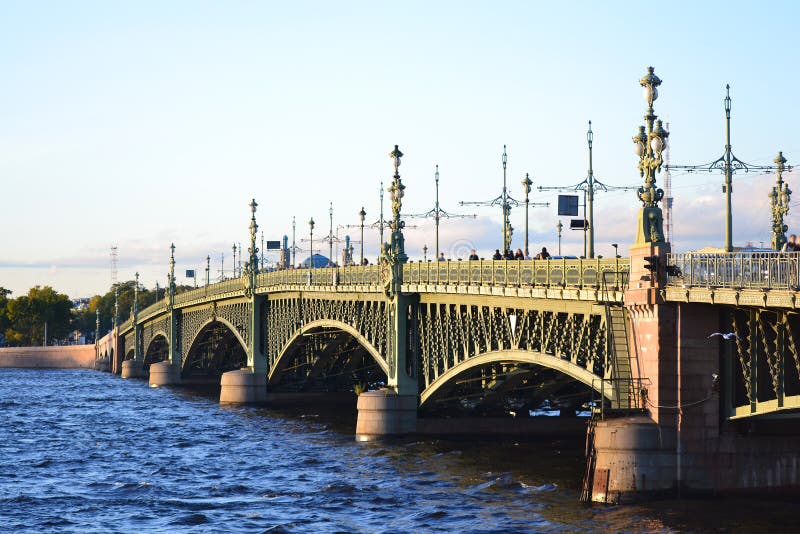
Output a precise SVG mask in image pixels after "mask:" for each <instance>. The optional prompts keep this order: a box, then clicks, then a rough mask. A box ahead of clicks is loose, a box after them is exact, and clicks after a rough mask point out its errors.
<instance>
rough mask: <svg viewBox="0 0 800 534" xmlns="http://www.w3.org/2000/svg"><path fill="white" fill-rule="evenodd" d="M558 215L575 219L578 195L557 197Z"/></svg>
mask: <svg viewBox="0 0 800 534" xmlns="http://www.w3.org/2000/svg"><path fill="white" fill-rule="evenodd" d="M558 214H559V215H564V216H567V217H577V216H578V195H558Z"/></svg>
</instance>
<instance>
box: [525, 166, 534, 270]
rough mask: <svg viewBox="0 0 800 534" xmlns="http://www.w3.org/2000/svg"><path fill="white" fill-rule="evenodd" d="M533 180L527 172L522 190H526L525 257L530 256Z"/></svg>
mask: <svg viewBox="0 0 800 534" xmlns="http://www.w3.org/2000/svg"><path fill="white" fill-rule="evenodd" d="M532 184H533V181H531V177H530V176H529V175H528V173H527V172H526V173H525V178H523V179H522V190H523V191H525V257H526V258H527V257H528V256H529V254H528V206H530V194H531V185H532Z"/></svg>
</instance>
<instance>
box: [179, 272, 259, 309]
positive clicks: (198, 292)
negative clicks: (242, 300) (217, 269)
mask: <svg viewBox="0 0 800 534" xmlns="http://www.w3.org/2000/svg"><path fill="white" fill-rule="evenodd" d="M244 284H245V282H243V281H242V279H241V278H231V279H230V280H224V281H222V282H217V283H216V284H211V285H209V286H204V287H198V288H197V289H192V290H191V291H186V292H185V293H178V294H177V295H175V304H176V305H178V304H185V303H187V302H191V301H193V300H197V299H203V298H206V297H215V296H217V295H224V294H226V293H236V292H238V291H244V287H245V286H244Z"/></svg>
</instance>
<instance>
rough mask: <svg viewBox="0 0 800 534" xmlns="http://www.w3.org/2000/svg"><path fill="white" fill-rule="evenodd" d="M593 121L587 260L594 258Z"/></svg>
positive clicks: (587, 137)
mask: <svg viewBox="0 0 800 534" xmlns="http://www.w3.org/2000/svg"><path fill="white" fill-rule="evenodd" d="M593 140H594V133H593V132H592V121H589V131H588V132H586V142H587V143H588V144H589V174H588V176H586V211H587V212H588V214H587V219H588V222H589V232H588V233H589V236H588V238H589V239H588V241H587V243H588V249H589V250H588V251H587V252H586V257H587V258H594V171H593V169H592V141H593Z"/></svg>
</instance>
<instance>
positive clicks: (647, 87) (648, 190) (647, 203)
mask: <svg viewBox="0 0 800 534" xmlns="http://www.w3.org/2000/svg"><path fill="white" fill-rule="evenodd" d="M639 85H641V86H642V87H644V97H645V100H646V101H647V113H645V115H644V120H645V124H646V127H647V130H646V131H645V126H639V133H637V134H636V135H635V136H633V142H634V144H635V146H636V155H638V156H639V164H638V169H639V174H640V176H642V177H643V178H644V185H643V186H642V187H640V188H639V190H638V192H637V195H638V197H639V200H641V202H642V209H641V211H640V212H639V225H638V229H637V231H636V244H644V243H662V242H663V241H664V229H663V215H662V213H661V208H660V207H659V206H658V203H659V202H660V201H661V199H662V198H663V197H664V190H663V189H660V188H657V187H656V173H657V172H661V166H662V164H663V163H664V160H663V158H662V156H661V154H662V151H663V150H664V148H666V146H667V138H668V137H669V132H668V131H666V130H665V129H664V128H663V126H662V123H661V120H656V119H657V117H658V116H657V115H656V114H655V112H654V111H653V102H654V101H655V100H656V99H657V98H658V87H659V86H660V85H661V79H660V78H659V77H658V76H656V75H655V74H654V73H653V67H648V68H647V74H645V75H644V76H643V77H642V79H641V80H639ZM654 124H655V126H654Z"/></svg>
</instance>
